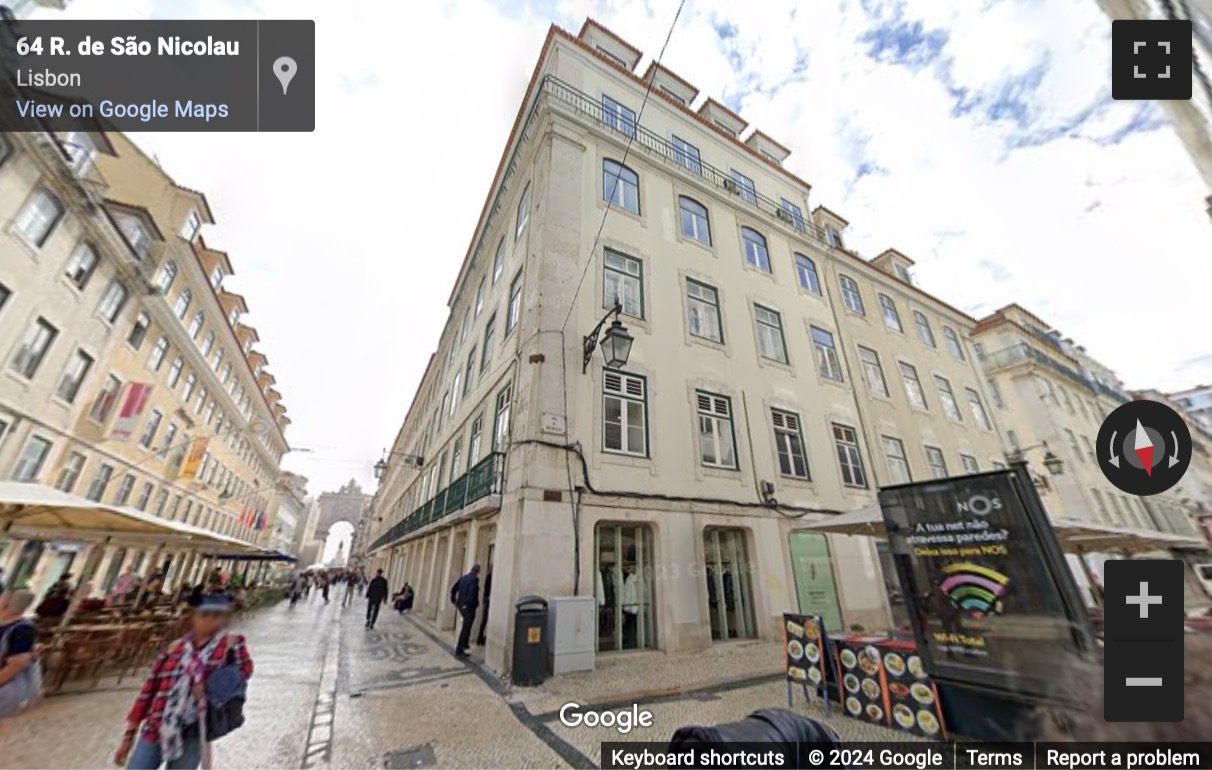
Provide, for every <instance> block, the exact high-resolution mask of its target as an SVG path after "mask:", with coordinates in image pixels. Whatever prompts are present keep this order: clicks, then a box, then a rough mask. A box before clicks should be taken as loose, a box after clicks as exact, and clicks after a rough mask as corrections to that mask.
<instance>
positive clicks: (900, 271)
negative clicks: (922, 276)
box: [892, 264, 913, 283]
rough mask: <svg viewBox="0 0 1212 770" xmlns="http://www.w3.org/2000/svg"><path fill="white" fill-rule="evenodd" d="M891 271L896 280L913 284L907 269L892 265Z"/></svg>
mask: <svg viewBox="0 0 1212 770" xmlns="http://www.w3.org/2000/svg"><path fill="white" fill-rule="evenodd" d="M892 269H893V270H895V271H896V277H897V278H900V279H901V280H902V281H904V282H905V283H913V276H912V275H910V274H909V268H907V267H905V266H904V265H901V264H893V266H892Z"/></svg>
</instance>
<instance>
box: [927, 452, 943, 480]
mask: <svg viewBox="0 0 1212 770" xmlns="http://www.w3.org/2000/svg"><path fill="white" fill-rule="evenodd" d="M925 450H926V467H928V468H929V469H930V478H934V479H945V478H947V459H946V458H945V457H943V450H941V449H939V448H938V447H936V446H929V445H927V446H926V447H925Z"/></svg>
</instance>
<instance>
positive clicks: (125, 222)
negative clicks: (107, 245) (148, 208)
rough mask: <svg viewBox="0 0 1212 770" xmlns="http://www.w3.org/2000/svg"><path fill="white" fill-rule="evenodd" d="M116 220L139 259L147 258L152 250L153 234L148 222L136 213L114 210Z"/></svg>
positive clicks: (123, 235)
mask: <svg viewBox="0 0 1212 770" xmlns="http://www.w3.org/2000/svg"><path fill="white" fill-rule="evenodd" d="M114 221H115V222H117V223H118V229H119V230H121V231H122V237H124V238H126V242H127V243H128V244H130V248H131V251H133V252H135V256H137V257H138V258H139V259H146V258H147V255H148V254H149V253H150V252H151V244H152V235H151V230H150V229H149V228H148V226H147V224H146V223H145V222H144V221H143V220H142V218H141V217H139V216H138V215H136V214H131V213H128V212H125V211H116V212H114Z"/></svg>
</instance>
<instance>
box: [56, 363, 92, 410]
mask: <svg viewBox="0 0 1212 770" xmlns="http://www.w3.org/2000/svg"><path fill="white" fill-rule="evenodd" d="M92 368H93V357H92V356H90V355H89V354H88V353H85V352H84V351H83V350H77V351H76V352H75V353H73V354H72V357H71V360H70V361H68V362H67V368H66V369H65V370H64V371H63V378H62V379H60V380H59V388H58V389H57V390H56V391H55V395H56V396H58V397H59V398H61V399H63V400H64V401H66V402H67V403H69V404H70V403H73V402H74V401H75V400H76V395H77V394H78V393H79V392H80V386H81V385H82V384H83V383H84V378H85V377H88V373H89V372H90V371H91V370H92Z"/></svg>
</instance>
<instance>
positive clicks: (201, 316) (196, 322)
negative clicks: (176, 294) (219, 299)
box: [189, 310, 206, 340]
mask: <svg viewBox="0 0 1212 770" xmlns="http://www.w3.org/2000/svg"><path fill="white" fill-rule="evenodd" d="M204 323H206V313H204V312H202V311H201V310H199V311H198V312H196V313H194V317H193V320H192V321H190V322H189V337H190V339H195V340H196V339H198V332H200V331H202V325H203V324H204Z"/></svg>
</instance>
